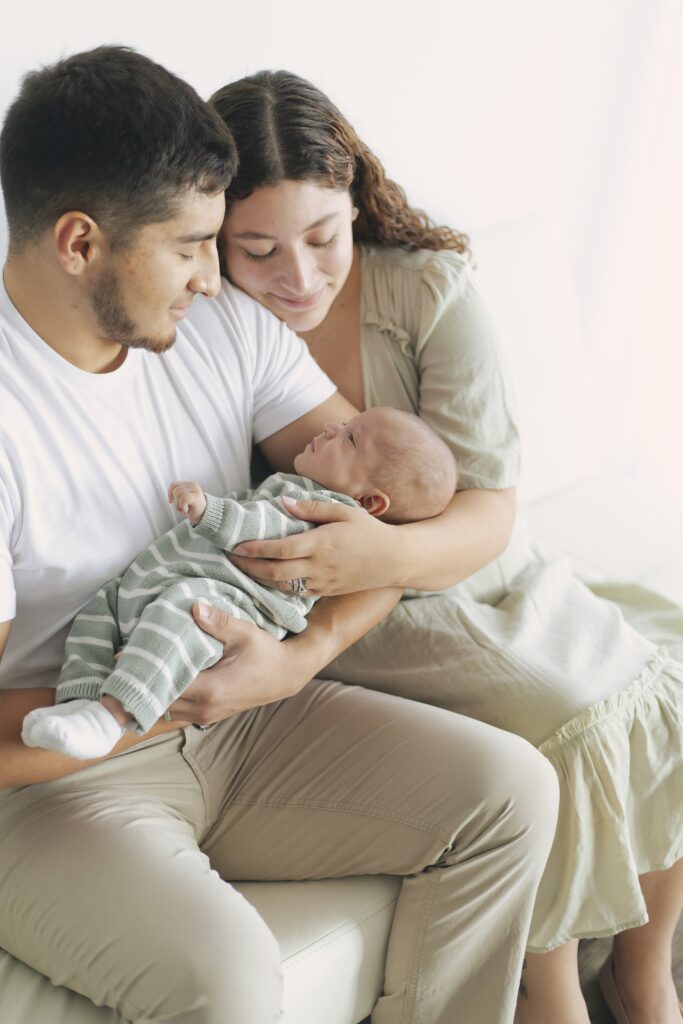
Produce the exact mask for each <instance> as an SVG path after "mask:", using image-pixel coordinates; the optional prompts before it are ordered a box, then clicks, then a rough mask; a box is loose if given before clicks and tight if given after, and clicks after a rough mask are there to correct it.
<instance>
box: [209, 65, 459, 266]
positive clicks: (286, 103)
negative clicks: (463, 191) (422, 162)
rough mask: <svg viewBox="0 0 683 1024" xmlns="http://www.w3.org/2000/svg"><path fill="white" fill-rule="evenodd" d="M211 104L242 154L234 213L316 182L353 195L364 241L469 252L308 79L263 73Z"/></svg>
mask: <svg viewBox="0 0 683 1024" xmlns="http://www.w3.org/2000/svg"><path fill="white" fill-rule="evenodd" d="M209 103H210V104H211V105H212V106H213V107H214V108H215V110H216V111H217V112H218V113H219V114H220V116H221V117H222V119H223V121H224V122H225V124H226V125H227V126H228V128H229V129H230V131H231V132H232V134H233V137H234V139H235V142H236V144H237V150H238V153H239V166H238V169H237V174H236V175H235V177H234V178H233V180H232V183H231V185H230V186H229V188H228V190H227V192H226V199H227V201H228V205H229V204H230V201H231V200H235V199H246V198H247V196H249V195H251V193H252V192H254V191H255V189H257V188H264V187H266V188H267V187H272V186H274V185H277V184H279V183H280V182H281V181H312V182H315V183H316V184H320V185H324V186H326V187H328V188H338V189H349V191H350V193H351V197H352V199H353V203H354V206H356V207H357V209H358V216H357V218H356V220H355V221H354V225H353V234H354V238H355V239H356V240H357V241H360V242H372V243H374V244H375V245H395V246H399V247H400V248H402V249H408V250H413V249H433V250H438V249H454V250H455V251H456V252H461V253H468V252H469V240H468V238H467V235H463V234H460V233H459V232H458V231H454V230H452V229H451V228H448V227H440V226H438V225H436V224H434V222H433V221H432V220H430V218H429V217H428V216H427V214H426V213H424V212H423V211H422V210H416V209H415V208H414V207H412V206H410V204H409V203H408V199H407V197H406V194H405V192H404V191H403V189H402V188H401V187H400V186H399V185H397V184H396V182H395V181H392V180H391V179H390V178H387V176H386V174H385V171H384V168H383V167H382V164H381V163H380V162H379V160H378V159H377V157H376V156H375V155H374V153H372V152H371V151H370V150H369V149H368V147H367V146H366V145H365V143H363V142H361V140H360V139H359V138H358V135H357V134H356V132H355V131H354V129H353V128H352V127H351V125H350V124H349V122H348V121H347V120H346V118H345V117H343V116H342V114H341V113H340V112H339V110H337V108H336V107H335V106H334V104H333V103H332V102H331V101H330V100H329V99H328V98H327V96H325V95H324V93H322V92H320V90H319V89H316V87H315V86H314V85H311V83H310V82H307V81H306V80H305V79H303V78H299V76H298V75H294V74H292V73H291V72H289V71H259V72H257V74H255V75H250V76H248V77H247V78H241V79H240V80H239V81H237V82H231V83H230V84H229V85H226V86H224V87H223V88H222V89H219V90H218V92H217V93H215V94H214V95H213V96H212V97H211V99H210V100H209Z"/></svg>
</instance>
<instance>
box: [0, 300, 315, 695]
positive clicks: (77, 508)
mask: <svg viewBox="0 0 683 1024" xmlns="http://www.w3.org/2000/svg"><path fill="white" fill-rule="evenodd" d="M334 390H335V388H334V385H333V384H332V382H331V381H330V380H329V379H328V378H327V377H326V376H325V374H323V373H322V371H321V370H320V369H319V368H318V366H317V365H316V364H315V362H314V361H313V359H312V358H311V357H310V355H309V353H308V351H307V349H306V346H305V345H304V344H303V342H302V341H301V339H300V338H298V337H297V336H296V335H295V334H293V333H292V332H291V331H290V330H289V329H288V328H287V327H286V326H285V325H284V324H282V323H281V322H280V321H279V320H277V319H276V318H275V317H274V316H273V315H272V314H270V313H269V312H268V311H267V310H265V309H264V308H263V307H262V306H259V305H258V303H256V302H254V301H253V300H252V299H250V298H249V297H248V296H246V295H245V294H244V293H243V292H241V291H239V290H238V289H236V288H234V287H232V286H231V285H230V284H228V283H227V282H225V283H224V284H223V288H222V290H221V293H220V295H219V296H218V298H216V299H205V298H203V297H202V296H199V297H197V298H195V300H194V303H193V305H192V309H191V311H190V313H189V315H188V316H187V317H186V319H185V320H184V321H183V322H182V323H181V324H179V326H178V331H177V340H176V343H175V345H174V346H173V347H172V348H171V349H170V350H169V351H168V352H166V353H164V354H163V355H161V356H160V355H156V354H153V353H150V352H142V351H136V350H129V351H128V353H127V357H126V360H125V362H124V363H123V365H122V366H121V367H119V369H117V370H115V371H113V372H112V373H105V374H93V373H87V372H85V371H83V370H80V369H78V368H77V367H75V366H73V365H72V364H71V363H69V362H67V361H66V360H64V359H62V357H61V356H59V355H58V354H57V353H56V352H55V351H54V350H53V349H51V348H50V347H49V346H48V345H46V344H45V342H44V341H42V339H41V338H39V337H38V335H37V334H36V333H35V332H34V331H33V330H32V329H31V328H30V327H29V326H28V324H27V323H26V321H25V320H24V319H23V318H22V317H21V316H20V315H19V313H18V312H17V310H16V309H15V308H14V306H13V305H12V303H11V301H10V299H9V297H8V295H7V293H6V291H5V289H4V287H3V286H2V284H1V283H0V410H1V411H0V622H2V621H6V620H8V619H15V622H14V625H13V626H12V631H11V634H10V639H9V642H8V645H7V648H6V650H5V654H4V657H3V659H2V661H1V662H0V687H18V686H50V685H54V684H55V682H56V677H57V674H58V672H59V669H60V668H61V665H62V662H63V659H64V639H65V636H66V633H67V631H68V628H69V626H70V624H71V621H72V620H73V618H74V616H75V615H76V613H77V612H78V610H79V609H80V608H81V607H82V606H83V605H84V604H85V603H86V602H87V601H88V600H89V599H90V598H91V597H92V595H93V594H94V593H95V592H96V591H97V590H98V589H99V587H100V586H102V584H103V583H104V582H106V581H107V580H109V579H111V578H113V577H116V576H119V575H121V573H122V572H123V571H124V569H125V568H126V567H127V566H128V564H129V563H130V562H131V561H132V560H133V558H134V557H135V555H136V554H137V552H138V551H140V550H141V549H142V548H144V547H146V546H147V545H148V544H149V543H151V542H152V541H153V540H154V539H155V538H156V537H158V536H160V535H161V534H162V533H164V532H165V531H166V530H168V529H169V528H170V527H171V526H173V525H174V524H175V523H176V522H177V519H178V517H177V515H176V514H175V513H174V511H173V509H172V508H171V506H170V505H169V504H168V501H167V499H166V492H167V488H168V485H169V483H170V482H171V480H198V481H200V482H201V483H202V485H204V486H205V487H206V489H207V490H208V491H210V492H211V493H212V494H224V493H226V492H227V491H231V490H235V489H238V488H244V487H248V486H249V483H250V480H249V460H250V455H251V446H252V441H255V442H258V441H262V440H263V439H264V438H266V437H269V436H270V435H271V434H273V433H275V432H276V431H278V430H280V429H282V428H283V427H285V426H287V424H288V423H291V422H292V421H293V420H295V419H297V418H298V417H299V416H303V415H304V414H305V413H306V412H308V411H310V410H311V409H313V408H315V407H316V406H317V405H319V404H320V403H321V402H323V401H325V399H326V398H329V396H330V395H331V394H333V392H334Z"/></svg>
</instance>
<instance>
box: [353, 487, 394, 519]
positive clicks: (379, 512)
mask: <svg viewBox="0 0 683 1024" xmlns="http://www.w3.org/2000/svg"><path fill="white" fill-rule="evenodd" d="M357 501H358V503H359V505H362V507H363V508H364V509H365V511H366V512H369V513H370V515H371V516H375V517H379V516H383V515H384V513H385V512H386V511H387V509H388V508H389V505H391V502H390V501H389V498H388V497H387V495H386V494H383V493H382V491H377V492H376V493H375V494H361V495H360V497H359V498H358V499H357Z"/></svg>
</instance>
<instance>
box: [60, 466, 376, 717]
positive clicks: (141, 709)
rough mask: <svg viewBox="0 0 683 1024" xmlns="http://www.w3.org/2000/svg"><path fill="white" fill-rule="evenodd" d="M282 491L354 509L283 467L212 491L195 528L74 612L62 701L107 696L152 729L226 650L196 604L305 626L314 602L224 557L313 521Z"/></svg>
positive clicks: (349, 501)
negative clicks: (243, 485) (250, 482)
mask: <svg viewBox="0 0 683 1024" xmlns="http://www.w3.org/2000/svg"><path fill="white" fill-rule="evenodd" d="M284 495H287V496H291V497H292V498H295V499H300V498H309V499H312V500H314V501H327V502H343V503H344V504H346V505H351V506H353V507H357V503H356V502H355V501H354V500H353V498H349V497H347V496H346V495H345V494H337V493H335V492H333V491H326V490H323V489H322V488H320V487H319V486H318V485H317V484H316V483H314V482H313V481H312V480H307V479H306V478H305V477H301V476H294V475H287V474H284V473H276V474H274V475H273V476H270V477H268V479H267V480H265V481H264V482H263V483H262V484H261V486H260V487H258V488H257V489H256V490H249V491H241V492H235V493H234V494H233V495H231V496H229V497H227V498H216V497H213V496H212V495H208V494H207V495H206V499H207V505H206V509H205V511H204V515H203V516H202V519H201V520H200V522H199V523H198V524H197V526H195V527H192V526H191V525H190V523H189V522H188V521H187V520H184V521H183V522H182V523H179V524H178V526H175V527H174V528H173V529H172V530H169V531H168V533H165V534H164V535H163V537H161V538H160V539H159V540H158V541H156V542H155V543H154V544H150V546H149V547H148V548H145V550H144V551H142V552H141V554H140V555H138V557H137V558H136V559H135V561H134V562H133V563H132V565H130V566H129V567H128V569H126V571H125V573H124V574H123V576H121V577H119V578H118V579H115V580H111V581H110V582H109V583H107V584H106V585H105V586H104V587H102V589H101V590H99V591H98V592H97V594H96V595H95V597H94V598H93V599H92V601H89V602H88V604H87V605H86V606H85V607H84V608H83V609H82V610H81V611H80V612H79V614H78V615H77V616H76V618H75V620H74V623H73V625H72V627H71V630H70V632H69V635H68V637H67V640H66V655H67V658H66V661H65V663H64V666H63V668H62V671H61V674H60V677H59V681H58V683H57V693H56V702H57V703H60V702H62V701H66V700H73V699H75V698H83V697H85V698H89V699H91V700H97V699H99V697H100V696H101V695H102V694H103V693H109V694H111V695H112V696H113V697H116V698H117V699H118V700H119V701H120V702H121V704H123V706H124V708H125V709H126V710H127V711H129V712H130V714H132V715H133V716H134V718H135V720H136V722H137V728H136V727H135V724H134V723H132V724H133V730H134V731H135V732H138V733H145V732H147V731H148V730H149V729H150V728H151V727H152V726H153V725H154V723H155V722H156V721H157V720H158V719H159V718H160V716H161V715H162V714H163V713H164V711H165V710H166V709H167V708H168V707H169V705H170V704H172V703H173V701H174V700H175V699H176V698H177V697H178V696H179V695H180V694H181V693H182V692H183V690H184V689H185V688H186V687H187V686H189V684H190V683H191V682H192V680H193V679H194V677H195V676H196V675H197V673H198V672H201V671H202V669H205V668H209V667H210V666H211V665H214V664H215V663H216V662H217V661H219V660H220V658H221V657H222V655H223V645H222V644H221V643H219V641H218V640H214V638H213V637H210V636H209V635H208V634H207V633H205V632H204V631H203V630H201V629H200V628H199V626H197V625H196V623H195V621H194V619H193V618H192V613H191V609H192V605H193V604H194V602H195V601H197V600H204V601H206V603H207V604H211V605H214V606H215V607H217V608H221V609H223V611H226V612H228V613H229V614H230V615H232V616H233V617H234V618H236V619H246V620H247V621H249V622H253V623H255V624H256V625H257V626H260V627H261V628H262V629H266V630H268V632H269V633H272V634H273V636H276V637H277V638H278V639H282V637H284V636H285V634H286V633H288V632H291V633H300V632H301V631H302V630H303V629H305V628H306V615H307V614H308V612H309V611H310V610H311V607H312V606H313V604H314V602H315V600H316V598H314V597H310V596H308V597H297V596H295V595H293V594H283V593H282V592H281V591H279V590H276V589H274V588H271V587H266V586H262V585H261V584H259V583H256V582H255V581H254V580H252V579H251V578H250V577H249V576H246V575H245V574H244V573H243V572H241V571H240V570H239V569H238V568H237V566H235V565H233V564H232V562H230V561H229V559H228V558H226V555H225V552H226V551H232V549H233V548H234V547H236V546H237V545H238V544H240V543H242V542H243V541H247V540H263V539H266V538H267V539H271V538H277V537H286V536H288V535H289V534H293V533H302V532H303V531H304V530H310V529H312V528H313V527H314V525H315V524H314V523H306V522H303V521H302V520H300V519H296V518H295V517H294V516H292V515H291V513H290V512H289V510H288V509H287V507H286V505H284V504H283V503H282V497H283V496H284ZM121 649H122V653H121V656H120V657H119V659H118V661H115V660H114V655H115V653H116V652H117V651H119V650H121Z"/></svg>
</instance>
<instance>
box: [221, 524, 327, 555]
mask: <svg viewBox="0 0 683 1024" xmlns="http://www.w3.org/2000/svg"><path fill="white" fill-rule="evenodd" d="M315 548H316V538H315V530H310V531H308V532H307V533H295V534H293V536H291V537H277V538H275V539H273V540H249V541H245V542H244V543H243V544H238V545H237V547H236V548H234V549H233V552H232V555H231V556H230V557H232V556H233V555H248V556H249V558H260V559H261V560H264V559H277V560H279V561H287V560H290V559H297V558H298V559H301V558H308V556H309V555H311V554H312V553H313V551H314V550H315Z"/></svg>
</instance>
